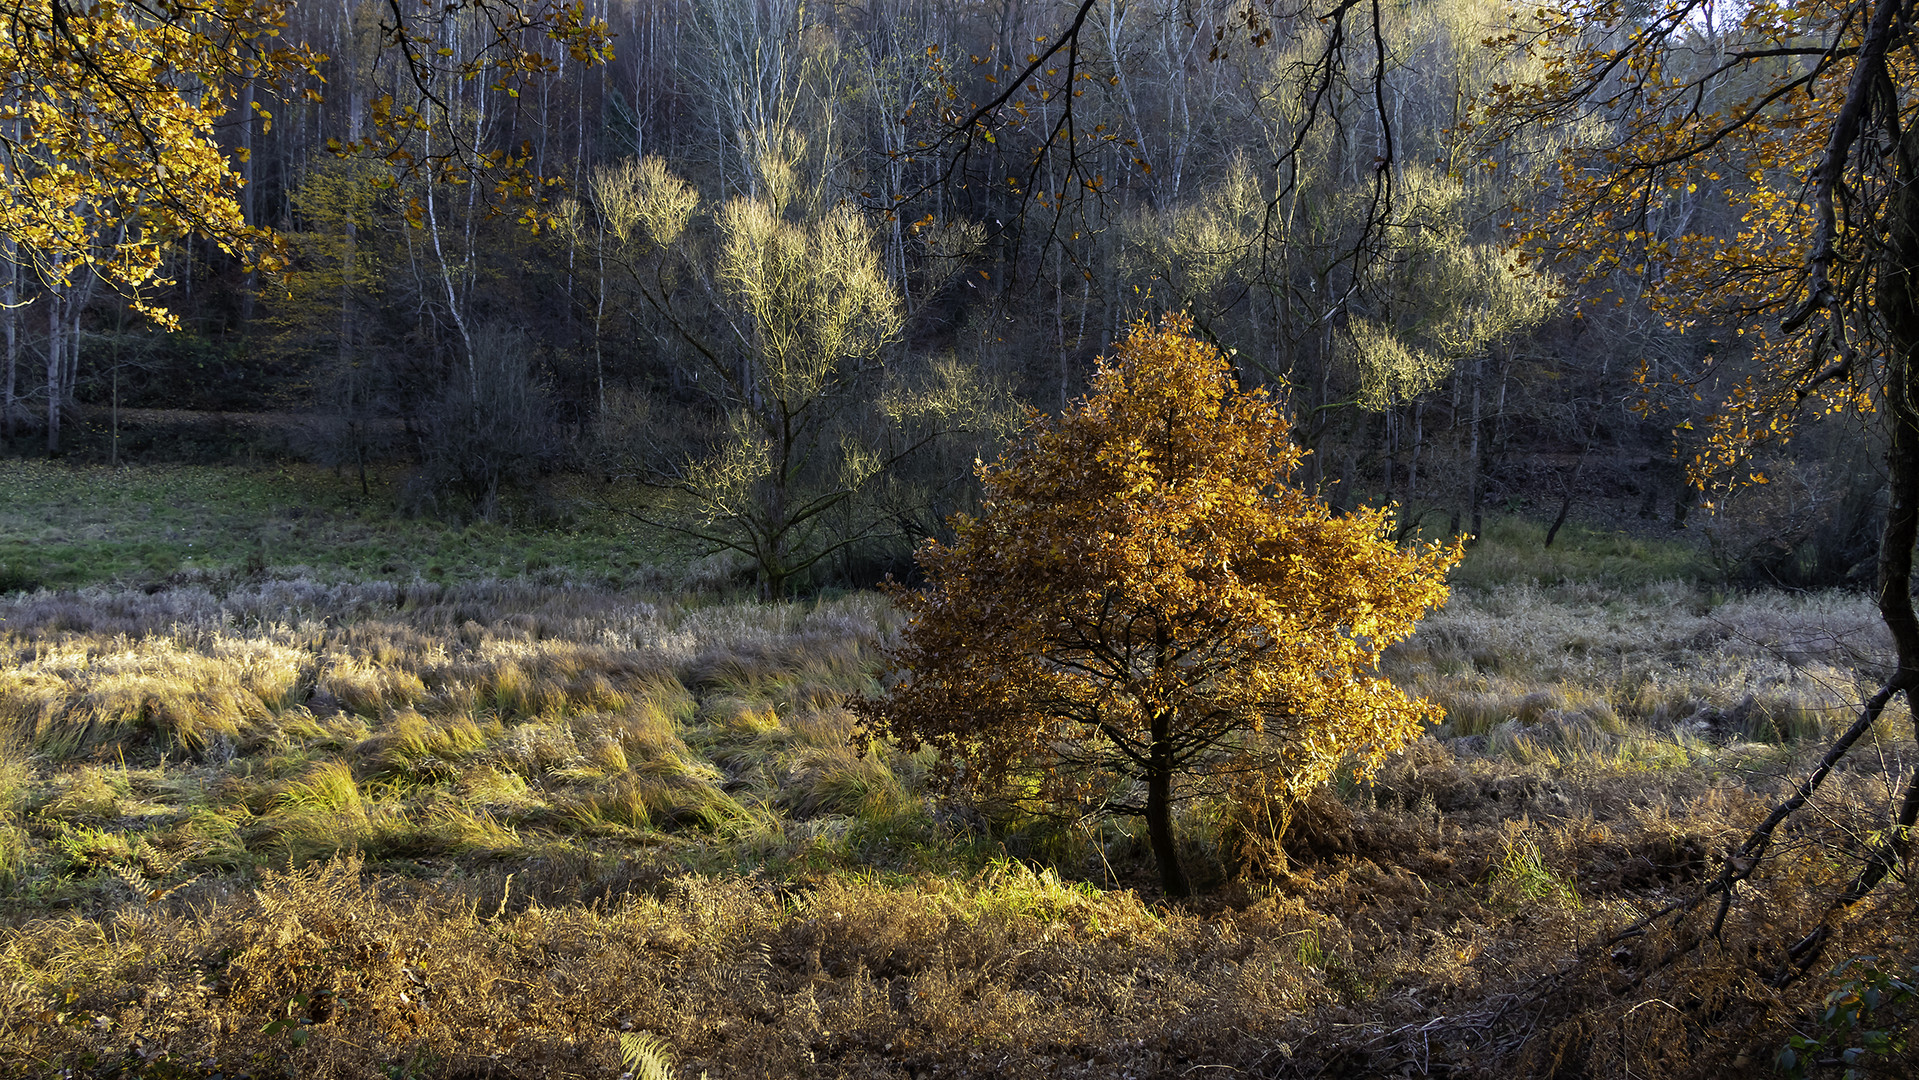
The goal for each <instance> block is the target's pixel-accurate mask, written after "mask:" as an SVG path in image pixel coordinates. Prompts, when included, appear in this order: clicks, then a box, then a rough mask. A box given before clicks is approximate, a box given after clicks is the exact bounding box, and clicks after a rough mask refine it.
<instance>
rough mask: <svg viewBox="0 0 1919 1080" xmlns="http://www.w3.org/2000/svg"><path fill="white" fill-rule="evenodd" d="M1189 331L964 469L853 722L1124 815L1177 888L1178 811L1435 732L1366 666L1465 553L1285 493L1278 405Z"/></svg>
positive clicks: (1182, 323)
mask: <svg viewBox="0 0 1919 1080" xmlns="http://www.w3.org/2000/svg"><path fill="white" fill-rule="evenodd" d="M1190 329H1191V324H1190V322H1188V321H1187V320H1186V319H1185V318H1184V317H1179V316H1173V317H1168V318H1167V319H1166V320H1165V321H1164V322H1162V323H1161V324H1160V325H1159V326H1158V327H1153V326H1150V325H1148V324H1145V323H1139V324H1135V325H1134V326H1133V327H1132V329H1131V331H1130V333H1129V334H1128V335H1127V336H1126V337H1125V338H1124V339H1123V340H1122V341H1120V342H1119V343H1118V344H1117V345H1116V346H1115V348H1114V350H1113V353H1112V355H1111V357H1110V358H1107V359H1104V360H1102V361H1101V362H1100V363H1099V365H1098V367H1097V370H1096V372H1095V374H1094V376H1093V380H1092V392H1091V393H1090V394H1089V396H1088V397H1087V398H1085V399H1084V400H1083V401H1081V402H1080V403H1078V404H1077V405H1076V406H1075V407H1074V408H1072V409H1071V410H1070V411H1069V412H1068V413H1067V414H1066V415H1065V416H1062V417H1060V418H1059V419H1057V420H1054V419H1050V418H1048V417H1045V416H1042V415H1040V414H1038V413H1033V414H1031V415H1030V416H1029V418H1028V422H1027V425H1026V428H1025V430H1024V432H1023V433H1022V434H1021V435H1020V436H1019V438H1018V439H1017V440H1016V441H1015V442H1014V444H1013V446H1012V447H1011V448H1010V449H1009V450H1008V452H1007V453H1006V455H1005V456H1004V457H1003V458H1002V459H1001V460H1000V461H999V462H998V463H996V464H993V465H984V466H981V468H980V479H981V482H982V484H983V485H984V488H985V500H984V509H983V510H982V512H981V514H980V515H979V516H978V517H961V518H959V519H958V520H957V521H956V522H955V530H956V533H957V536H956V539H955V540H954V541H953V543H952V544H951V545H946V544H941V543H938V542H936V541H928V542H927V543H926V544H925V545H924V546H922V547H921V549H920V551H919V554H918V559H919V563H920V566H921V567H922V568H923V569H924V570H925V572H926V576H927V579H928V587H927V588H926V589H925V590H924V591H908V590H899V591H898V592H897V596H898V598H899V600H900V602H901V603H902V604H903V605H904V606H905V607H906V610H907V611H908V612H909V613H910V615H911V619H912V621H911V623H910V625H909V627H908V629H907V630H906V633H905V638H904V641H903V644H902V645H901V646H900V648H899V649H898V651H897V652H896V653H895V654H894V656H893V661H894V663H895V664H896V665H898V667H899V668H901V669H902V670H903V671H904V672H905V675H904V679H903V681H902V682H901V683H900V684H899V685H898V686H896V687H895V688H894V689H893V691H892V693H891V695H890V696H889V697H887V698H885V699H881V700H873V701H868V702H866V703H865V704H864V705H863V706H862V707H861V710H862V714H863V716H864V717H865V719H866V721H867V722H868V724H869V725H870V726H871V727H872V729H873V730H874V731H876V732H878V733H880V734H883V735H886V736H890V737H893V738H896V739H899V740H900V741H901V742H902V743H903V744H904V745H905V746H906V747H908V748H917V747H920V746H931V747H933V748H935V749H936V750H938V751H939V753H940V754H941V756H942V757H943V759H944V760H945V761H946V763H947V765H948V766H949V767H950V768H951V769H952V770H953V774H954V776H956V777H965V778H967V779H968V780H969V781H972V782H980V783H999V782H1004V781H1008V780H1018V781H1023V782H1034V783H1037V784H1038V785H1039V788H1040V792H1039V793H1040V794H1042V795H1043V796H1045V797H1047V798H1050V799H1059V800H1067V801H1068V802H1070V803H1073V804H1077V805H1081V806H1084V807H1087V808H1090V809H1093V810H1096V811H1103V812H1107V813H1128V814H1141V815H1144V816H1145V818H1146V820H1147V824H1148V827H1149V829H1150V832H1151V836H1152V843H1153V851H1154V856H1155V858H1156V860H1157V861H1158V864H1159V868H1160V874H1161V877H1162V880H1163V882H1164V884H1165V887H1166V890H1167V892H1168V893H1171V894H1173V895H1183V894H1184V893H1186V892H1187V891H1188V884H1187V880H1186V877H1185V874H1184V872H1183V871H1182V869H1181V867H1180V864H1179V859H1178V854H1177V849H1176V846H1175V843H1174V836H1173V831H1172V814H1171V812H1172V807H1173V804H1174V803H1175V802H1176V801H1178V800H1179V799H1181V798H1184V797H1188V796H1190V795H1192V794H1194V793H1195V792H1198V791H1202V790H1207V789H1209V788H1212V787H1214V786H1215V785H1217V784H1218V783H1221V782H1247V783H1250V784H1251V785H1252V786H1253V787H1255V788H1259V789H1262V792H1261V793H1262V794H1265V795H1270V796H1272V797H1274V798H1275V799H1276V800H1277V801H1278V802H1279V803H1280V805H1281V806H1282V807H1283V806H1285V805H1287V804H1288V803H1289V802H1290V800H1293V799H1296V798H1298V797H1299V796H1301V795H1303V794H1305V793H1306V792H1307V791H1309V790H1311V789H1312V788H1314V787H1316V786H1317V785H1319V784H1320V783H1321V782H1323V781H1324V780H1325V779H1326V778H1327V777H1328V776H1329V775H1330V774H1331V773H1332V772H1333V770H1334V769H1335V768H1336V767H1337V766H1338V765H1339V763H1340V762H1342V761H1345V760H1348V759H1349V758H1356V760H1357V762H1358V764H1359V767H1360V768H1361V769H1362V770H1363V769H1366V768H1369V767H1371V766H1374V765H1377V764H1378V763H1379V761H1380V760H1381V759H1382V758H1383V756H1384V755H1386V754H1387V753H1388V752H1390V751H1391V750H1393V749H1395V748H1397V747H1399V746H1401V745H1403V744H1404V743H1406V742H1407V741H1408V740H1410V739H1412V738H1413V737H1414V736H1415V735H1416V734H1417V733H1418V732H1419V731H1420V730H1421V727H1422V725H1424V724H1426V723H1429V722H1433V721H1436V720H1437V719H1438V709H1437V708H1436V707H1435V706H1433V705H1432V704H1431V703H1429V702H1426V701H1423V700H1420V699H1417V698H1413V697H1410V696H1408V695H1407V694H1406V693H1404V692H1403V691H1401V690H1399V689H1398V688H1396V687H1394V686H1392V685H1391V684H1390V683H1388V682H1386V681H1385V680H1384V679H1383V678H1380V677H1377V676H1375V675H1374V674H1372V671H1373V668H1374V665H1375V664H1376V663H1377V661H1378V659H1379V655H1380V652H1381V650H1383V649H1384V648H1385V647H1386V646H1388V645H1390V644H1392V643H1393V642H1395V641H1399V640H1401V639H1403V638H1405V637H1406V636H1407V635H1409V634H1411V633H1412V631H1413V626H1414V623H1415V620H1417V619H1418V618H1419V616H1420V615H1422V614H1423V613H1424V612H1426V611H1428V610H1430V609H1431V608H1433V607H1435V606H1437V605H1439V604H1441V603H1443V602H1444V600H1445V598H1446V584H1445V577H1446V572H1447V570H1448V569H1449V568H1450V567H1451V566H1452V565H1453V563H1454V562H1455V561H1457V559H1458V558H1459V555H1460V549H1459V548H1458V547H1457V546H1456V545H1455V546H1445V545H1440V544H1427V545H1425V546H1422V547H1419V548H1416V549H1403V548H1400V547H1398V546H1397V545H1395V544H1394V543H1393V541H1392V539H1391V537H1392V535H1393V527H1392V525H1393V523H1392V514H1391V512H1390V511H1389V510H1387V509H1364V510H1360V511H1358V512H1355V513H1352V514H1349V515H1345V516H1338V515H1335V514H1334V513H1333V512H1332V511H1331V510H1330V509H1329V508H1328V507H1327V506H1326V504H1324V503H1323V502H1320V501H1319V500H1317V499H1315V498H1314V497H1312V496H1311V495H1309V494H1308V493H1306V492H1304V491H1302V490H1301V489H1299V488H1298V487H1296V486H1294V485H1293V484H1292V483H1291V482H1290V480H1291V477H1292V475H1293V473H1294V470H1295V469H1296V467H1297V466H1298V465H1299V463H1300V459H1301V454H1300V451H1299V450H1298V449H1297V448H1295V447H1294V445H1293V443H1292V441H1291V438H1290V434H1291V432H1290V427H1289V425H1288V423H1287V421H1286V419H1285V417H1284V415H1283V414H1282V413H1281V412H1280V411H1279V409H1278V408H1277V407H1276V406H1275V405H1274V403H1273V401H1272V400H1271V399H1270V398H1269V397H1268V395H1267V394H1266V392H1265V391H1264V390H1260V389H1255V390H1250V391H1246V390H1241V389H1240V388H1239V386H1238V384H1237V381H1236V379H1235V378H1234V376H1233V372H1232V367H1231V362H1230V360H1229V358H1228V357H1227V356H1226V355H1225V354H1223V353H1221V352H1220V351H1219V350H1218V349H1217V348H1215V347H1212V346H1209V345H1206V344H1204V343H1201V342H1199V341H1196V340H1194V339H1193V338H1192V337H1191V336H1189V331H1190Z"/></svg>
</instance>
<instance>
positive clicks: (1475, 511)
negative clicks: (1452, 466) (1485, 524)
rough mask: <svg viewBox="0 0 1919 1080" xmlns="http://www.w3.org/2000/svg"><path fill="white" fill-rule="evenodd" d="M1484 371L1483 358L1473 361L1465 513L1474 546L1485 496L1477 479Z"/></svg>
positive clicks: (1480, 467)
mask: <svg viewBox="0 0 1919 1080" xmlns="http://www.w3.org/2000/svg"><path fill="white" fill-rule="evenodd" d="M1485 370H1486V361H1485V360H1484V359H1483V358H1481V359H1476V360H1474V361H1473V419H1472V438H1471V439H1470V440H1469V442H1468V444H1467V445H1468V449H1467V451H1466V511H1467V513H1468V514H1470V515H1471V516H1472V522H1473V525H1472V533H1471V534H1470V536H1471V542H1472V543H1475V544H1476V543H1478V542H1479V532H1480V507H1479V504H1480V503H1481V502H1483V501H1485V495H1484V494H1483V493H1482V492H1481V491H1480V486H1479V484H1480V480H1479V478H1480V475H1481V474H1482V473H1483V472H1484V471H1485V464H1486V463H1485V455H1484V454H1483V453H1482V452H1481V449H1480V448H1481V446H1482V445H1483V444H1482V443H1481V442H1480V438H1479V400H1480V393H1479V388H1480V384H1481V382H1482V381H1483V380H1482V379H1481V378H1480V376H1481V375H1482V374H1484V373H1485Z"/></svg>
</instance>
